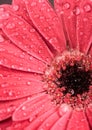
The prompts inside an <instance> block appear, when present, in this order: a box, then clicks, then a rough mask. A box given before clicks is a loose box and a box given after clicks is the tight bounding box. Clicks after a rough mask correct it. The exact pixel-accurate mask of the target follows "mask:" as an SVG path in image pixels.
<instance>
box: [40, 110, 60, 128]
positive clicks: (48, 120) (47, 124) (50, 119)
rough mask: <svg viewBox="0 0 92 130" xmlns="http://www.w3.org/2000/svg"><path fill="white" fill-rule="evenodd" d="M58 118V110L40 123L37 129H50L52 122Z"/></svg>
mask: <svg viewBox="0 0 92 130" xmlns="http://www.w3.org/2000/svg"><path fill="white" fill-rule="evenodd" d="M59 118H60V116H59V114H58V111H56V112H54V113H53V114H51V115H50V116H49V117H48V118H46V120H45V121H44V122H43V123H42V124H41V125H40V127H39V128H38V130H41V129H42V130H50V129H51V127H52V126H53V124H54V123H55V122H56V121H57V120H58V119H59Z"/></svg>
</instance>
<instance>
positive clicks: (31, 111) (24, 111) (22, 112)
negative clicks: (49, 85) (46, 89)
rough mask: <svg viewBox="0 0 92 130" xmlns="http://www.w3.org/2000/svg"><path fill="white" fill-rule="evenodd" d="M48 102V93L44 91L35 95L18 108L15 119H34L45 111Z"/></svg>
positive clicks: (14, 115)
mask: <svg viewBox="0 0 92 130" xmlns="http://www.w3.org/2000/svg"><path fill="white" fill-rule="evenodd" d="M47 103H49V98H48V95H46V94H44V93H43V94H39V95H37V96H34V97H33V98H31V99H29V100H28V101H26V102H24V103H23V104H22V105H21V106H19V107H18V108H17V109H16V111H15V112H14V114H13V120H14V121H22V120H26V119H30V121H32V120H33V119H34V118H35V117H37V116H38V114H40V113H41V112H42V111H44V109H45V107H48V106H47Z"/></svg>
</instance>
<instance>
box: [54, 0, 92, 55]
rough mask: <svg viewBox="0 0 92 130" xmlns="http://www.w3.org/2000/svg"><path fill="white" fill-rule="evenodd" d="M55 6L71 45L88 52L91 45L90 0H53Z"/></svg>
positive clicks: (91, 4) (91, 14)
mask: <svg viewBox="0 0 92 130" xmlns="http://www.w3.org/2000/svg"><path fill="white" fill-rule="evenodd" d="M55 8H56V11H57V14H58V15H59V17H60V18H61V19H63V21H64V24H65V28H66V31H67V34H68V36H69V41H70V43H71V46H72V47H73V48H76V47H77V49H79V50H80V51H82V52H84V53H86V54H87V53H89V51H90V48H91V47H92V45H91V44H92V36H91V33H92V1H90V0H88V1H87V0H85V1H83V0H81V1H74V0H71V1H69V0H66V1H60V0H55Z"/></svg>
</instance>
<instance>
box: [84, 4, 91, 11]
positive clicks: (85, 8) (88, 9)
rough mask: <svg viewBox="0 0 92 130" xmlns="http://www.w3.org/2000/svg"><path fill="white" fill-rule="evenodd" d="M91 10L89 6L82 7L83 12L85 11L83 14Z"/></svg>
mask: <svg viewBox="0 0 92 130" xmlns="http://www.w3.org/2000/svg"><path fill="white" fill-rule="evenodd" d="M91 10H92V7H91V5H89V4H86V5H85V6H84V11H85V12H90V11H91Z"/></svg>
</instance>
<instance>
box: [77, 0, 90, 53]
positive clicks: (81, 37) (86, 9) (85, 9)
mask: <svg viewBox="0 0 92 130" xmlns="http://www.w3.org/2000/svg"><path fill="white" fill-rule="evenodd" d="M79 9H80V10H81V12H80V15H78V20H77V37H78V43H79V47H80V50H81V51H82V52H84V53H86V54H87V53H89V49H90V47H92V1H90V0H84V1H81V2H80V4H79Z"/></svg>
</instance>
